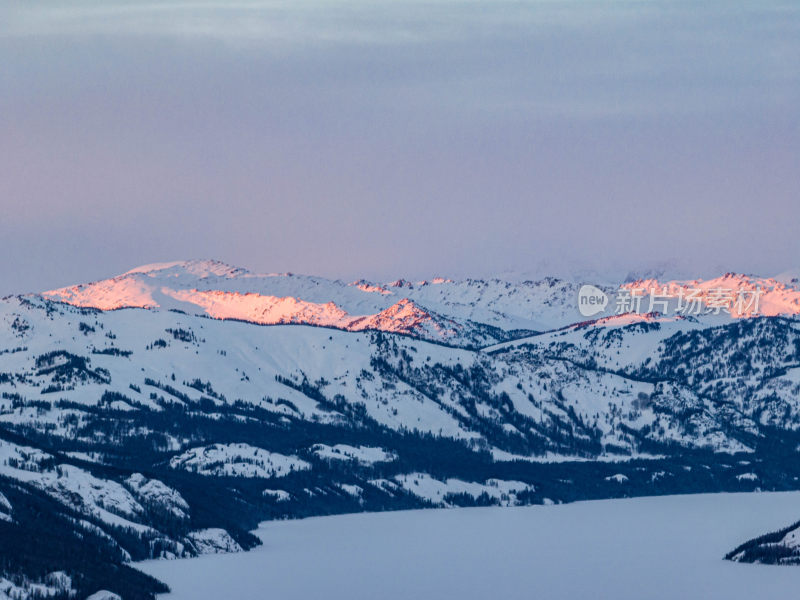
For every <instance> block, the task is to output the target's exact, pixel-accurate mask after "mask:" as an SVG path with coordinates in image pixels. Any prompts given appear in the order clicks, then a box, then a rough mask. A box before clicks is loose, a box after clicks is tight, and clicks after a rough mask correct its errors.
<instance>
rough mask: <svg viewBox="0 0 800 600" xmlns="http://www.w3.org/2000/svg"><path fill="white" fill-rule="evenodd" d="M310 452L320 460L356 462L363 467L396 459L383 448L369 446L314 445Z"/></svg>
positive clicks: (395, 456)
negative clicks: (363, 465)
mask: <svg viewBox="0 0 800 600" xmlns="http://www.w3.org/2000/svg"><path fill="white" fill-rule="evenodd" d="M311 450H312V452H314V454H316V455H317V456H319V457H320V458H325V459H327V460H343V461H356V462H359V463H361V464H365V465H373V464H375V463H379V462H391V461H393V460H396V459H397V455H396V454H394V453H393V452H389V451H387V450H384V449H383V448H374V447H371V446H357V447H356V446H349V445H347V444H336V445H335V446H329V445H327V444H315V445H314V446H312V447H311Z"/></svg>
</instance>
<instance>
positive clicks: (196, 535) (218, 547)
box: [186, 527, 242, 554]
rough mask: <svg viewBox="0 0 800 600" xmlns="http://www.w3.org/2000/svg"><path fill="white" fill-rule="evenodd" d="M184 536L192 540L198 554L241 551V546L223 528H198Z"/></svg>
mask: <svg viewBox="0 0 800 600" xmlns="http://www.w3.org/2000/svg"><path fill="white" fill-rule="evenodd" d="M186 537H187V538H188V539H189V540H190V541H191V542H192V544H193V545H194V547H195V549H196V550H197V553H198V554H219V553H223V552H241V551H242V548H241V546H239V544H237V543H236V541H235V540H234V539H233V538H232V537H231V536H230V534H229V533H228V532H227V531H225V530H224V529H219V528H214V527H212V528H210V529H200V530H198V531H192V532H190V533H189V535H187V536H186Z"/></svg>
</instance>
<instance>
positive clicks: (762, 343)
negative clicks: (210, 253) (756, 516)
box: [0, 261, 800, 598]
mask: <svg viewBox="0 0 800 600" xmlns="http://www.w3.org/2000/svg"><path fill="white" fill-rule="evenodd" d="M645 283H647V282H628V283H627V284H621V287H622V289H630V288H631V287H633V288H634V289H639V288H645V287H650V285H649V284H647V285H645ZM723 284H724V285H726V286H728V288H730V289H731V290H739V289H743V290H752V289H753V288H758V289H763V290H764V291H763V293H762V295H761V299H762V300H764V305H763V307H764V309H765V312H767V313H769V314H774V315H775V316H761V317H757V316H756V315H754V314H752V313H748V312H741V313H740V312H737V311H735V310H733V311H731V312H732V313H733V314H728V313H727V312H725V311H720V314H716V311H715V310H714V307H713V306H712V305H713V304H714V303H715V302H716V300H712V299H710V298H711V294H712V290H716V289H718V288H721V287H722V286H723ZM657 285H658V287H659V289H660V293H661V294H662V295H670V294H671V296H670V300H669V301H670V302H677V301H679V300H680V299H682V298H683V297H684V296H685V295H686V291H687V290H693V289H697V288H699V289H701V290H706V292H707V293H708V294H709V296H706V297H704V298H701V300H700V303H701V304H703V306H704V307H705V309H704V310H703V311H700V312H699V313H696V314H682V313H680V312H679V311H677V310H673V309H672V307H671V306H669V304H667V305H666V306H664V305H662V309H665V310H664V312H651V313H644V312H638V311H637V312H628V313H625V314H620V315H617V314H614V313H615V312H616V310H615V308H616V307H615V306H611V307H609V310H608V311H606V312H605V313H603V314H600V315H598V317H597V318H594V319H593V320H586V318H585V317H582V316H581V314H580V313H579V311H578V309H577V297H578V292H579V290H580V288H581V284H580V282H571V281H563V280H556V279H544V280H541V281H535V282H530V281H528V282H517V283H512V282H503V281H499V280H489V281H480V280H464V281H450V280H434V281H430V282H419V283H408V282H404V281H396V282H393V283H391V284H377V283H369V282H365V281H359V282H355V283H352V284H346V283H342V282H339V281H331V280H326V279H321V278H315V277H307V276H298V275H290V274H284V275H257V274H253V273H250V272H248V271H246V270H244V269H238V268H233V267H229V266H227V265H223V264H222V263H218V262H213V261H190V262H179V263H164V264H160V265H150V266H147V267H141V268H138V269H134V270H132V271H129V272H128V273H125V274H123V275H121V276H119V277H115V278H113V279H109V280H106V281H101V282H96V283H91V284H83V285H77V286H74V287H70V288H64V289H61V290H53V291H49V292H45V293H43V294H41V295H29V296H13V297H9V298H5V299H3V300H2V301H0V536H3V537H2V539H7V540H13V548H14V549H15V550H14V552H12V551H11V550H10V548H12V545H9V544H6V545H5V546H4V547H2V548H0V559H2V560H3V561H4V562H2V564H3V565H6V566H5V567H4V575H3V576H4V577H5V578H6V579H4V580H3V581H6V580H7V581H9V582H11V584H10V585H13V586H15V587H14V588H13V590H15V592H14V593H18V595H20V596H21V597H26V596H31V594H33V591H34V590H36V589H39V588H38V587H37V586H46V585H51V587H52V586H54V585H55V584H53V583H52V582H60V583H59V585H61V588H59V589H60V590H62V591H63V592H64V594H66V596H65V597H67V596H68V595H69V590H72V591H74V592H76V593H78V594H83V595H88V594H89V593H93V592H95V591H98V590H110V591H113V592H116V593H118V594H120V595H121V596H123V597H125V598H151V597H152V594H153V593H155V592H157V591H159V590H160V589H163V588H162V587H160V584H159V583H158V582H156V581H154V580H151V579H149V578H146V577H145V576H143V575H142V574H141V573H139V572H138V571H136V570H135V569H133V568H131V567H130V566H128V565H129V562H130V561H132V560H138V559H143V558H154V557H156V558H157V557H162V558H170V557H179V556H192V555H197V554H202V553H208V552H228V551H238V550H245V549H247V548H249V547H251V546H252V545H253V544H255V543H257V540H256V539H255V538H254V537H253V536H252V535H250V534H249V533H248V531H249V530H250V529H252V528H253V527H254V526H255V525H256V524H257V523H258V522H259V521H260V520H264V519H270V518H286V517H298V516H306V515H315V514H329V513H335V512H348V511H362V510H386V509H398V508H411V507H429V506H454V505H472V504H502V505H513V504H528V503H542V502H563V501H570V500H575V499H581V498H600V497H618V496H629V495H641V494H661V493H671V492H672V493H675V492H692V491H720V490H752V489H756V488H760V489H790V488H797V487H799V486H800V480H799V479H798V477H800V466H798V465H796V464H795V463H796V462H797V461H796V460H794V459H793V458H791V457H793V456H794V453H795V452H796V450H795V449H796V447H797V445H798V442H800V320H798V319H797V318H796V317H795V313H796V312H797V311H796V309H797V306H798V303H797V297H798V296H800V291H798V288H797V287H796V286H797V284H796V283H792V282H791V278H790V279H788V280H786V281H779V280H778V279H756V278H753V277H745V276H730V275H729V276H724V277H723V278H721V279H720V280H714V282H713V283H708V282H667V283H662V282H658V284H657ZM652 286H653V288H655V287H656V284H655V283H653V284H652ZM737 286H738V287H737ZM665 287H666V292H665V291H664V288H665ZM604 289H606V290H607V293H608V294H612V293H613V292H614V290H613V289H612V288H610V287H608V286H606V287H605V288H604ZM680 290H684V292H681V291H680ZM706 292H703V293H706ZM731 293H732V294H735V292H734V291H731ZM714 294H716V292H714ZM706 301H708V305H706V304H705V303H706ZM731 301H732V302H733V300H731ZM778 315H780V316H778ZM265 325H270V326H265ZM42 515H47V518H46V519H43V518H42ZM42 539H48V540H51V542H52V543H56V542H57V544H58V547H60V548H63V549H64V550H63V551H61V552H60V553H56V554H53V555H49V554H45V555H43V554H42V552H41V547H42V546H41V541H40V540H42ZM34 540H39V541H34ZM86 548H92V549H93V550H92V551H91V552H89V551H88V550H86ZM98 556H100V557H101V558H98ZM20 557H29V558H25V559H24V560H23V558H20ZM59 574H64V577H66V578H64V577H61V575H59ZM48 582H50V583H48ZM8 589H12V588H8ZM53 589H55V588H53ZM2 593H4V589H3V588H2V587H1V586H0V594H2ZM54 593H55V592H54ZM59 593H61V592H59ZM0 597H2V596H0Z"/></svg>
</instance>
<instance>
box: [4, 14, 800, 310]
mask: <svg viewBox="0 0 800 600" xmlns="http://www.w3.org/2000/svg"><path fill="white" fill-rule="evenodd" d="M0 207H1V208H2V211H1V213H0V214H1V215H2V216H1V217H0V250H1V251H2V255H3V260H2V261H0V294H7V293H12V292H23V291H33V290H43V289H50V288H54V287H59V286H63V285H67V284H71V283H77V282H81V281H89V280H95V279H99V278H104V277H108V276H111V275H114V274H118V273H120V272H122V271H125V270H127V269H129V268H131V267H133V266H136V265H139V264H143V263H149V262H155V261H166V260H176V259H182V258H194V257H198V258H199V257H213V258H218V259H220V260H224V261H226V262H230V263H232V264H236V265H239V266H244V267H248V268H251V269H254V270H257V271H265V272H273V271H293V272H302V273H313V274H319V275H324V276H330V277H339V278H343V279H354V278H356V277H367V278H372V279H379V280H381V279H383V280H386V279H394V278H396V277H399V276H404V277H410V278H421V277H430V276H434V275H447V276H455V277H459V276H465V275H474V276H486V275H490V274H502V273H508V272H523V273H524V272H537V271H541V270H542V269H544V270H547V269H552V270H553V271H558V270H563V269H567V268H585V269H597V270H600V271H606V270H621V271H625V270H626V269H632V268H642V267H643V266H645V265H648V264H660V263H662V262H664V261H676V262H677V263H678V264H680V265H682V266H683V267H684V268H688V269H689V270H690V271H692V273H690V274H695V273H696V274H699V275H702V274H710V272H711V271H714V270H717V269H724V270H736V271H744V272H758V273H762V274H768V275H771V274H775V273H777V272H780V271H783V270H786V269H789V268H793V267H800V228H799V227H798V225H800V3H798V2H796V0H789V1H786V2H774V1H771V0H764V1H758V2H755V1H754V2H749V3H737V2H732V1H730V0H724V1H717V2H714V1H712V2H703V3H699V2H688V1H686V2H665V1H662V0H647V1H642V2H600V1H575V2H569V1H563V0H544V1H542V0H539V1H514V2H508V1H505V0H491V1H488V0H487V1H485V2H480V1H463V0H434V1H418V0H392V1H390V2H387V1H381V0H369V1H365V0H352V1H346V0H345V1H342V0H308V1H304V0H280V1H271V0H266V1H265V0H235V1H224V2H223V1H194V0H189V1H180V2H177V1H172V0H148V1H143V0H96V1H95V0H91V1H89V0H73V1H58V2H53V1H48V0H36V1H35V2H31V1H29V0H21V1H17V0H3V1H2V2H1V3H0Z"/></svg>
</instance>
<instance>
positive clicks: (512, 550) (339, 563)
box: [139, 492, 800, 600]
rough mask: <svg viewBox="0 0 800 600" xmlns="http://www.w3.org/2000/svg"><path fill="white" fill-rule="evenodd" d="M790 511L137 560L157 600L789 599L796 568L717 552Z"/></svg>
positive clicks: (618, 520) (796, 502)
mask: <svg viewBox="0 0 800 600" xmlns="http://www.w3.org/2000/svg"><path fill="white" fill-rule="evenodd" d="M798 519H800V492H791V493H762V494H708V495H705V494H704V495H696V496H668V497H659V498H636V499H630V500H603V501H596V502H579V503H574V504H567V505H561V506H532V507H521V508H467V509H453V510H422V511H404V512H394V513H379V514H374V513H373V514H358V515H344V516H336V517H319V518H312V519H305V520H301V521H277V522H267V523H264V524H262V526H261V527H260V528H259V529H258V531H257V534H258V535H259V537H260V538H261V539H262V540H263V541H264V545H263V546H262V547H259V548H257V549H255V550H253V551H251V552H248V553H241V554H228V555H216V556H205V557H200V558H195V559H189V560H179V561H149V562H146V563H140V564H139V567H140V568H141V569H142V570H144V571H146V572H147V573H150V574H152V575H154V576H156V577H158V578H159V579H161V580H162V581H165V582H166V583H167V584H169V586H170V587H171V588H172V590H173V593H172V594H168V595H166V596H164V598H165V600H166V599H169V600H211V599H214V600H222V599H230V598H236V599H237V600H268V599H270V598H277V599H281V600H284V599H285V600H311V599H314V598H325V599H326V600H338V599H342V600H344V599H347V600H359V599H364V600H374V599H375V598H381V599H382V600H401V599H402V600H407V599H410V598H415V599H416V598H436V599H451V598H452V599H457V600H477V599H486V598H504V599H517V598H519V599H525V600H530V599H531V598H547V599H567V598H568V599H575V598H582V597H583V598H594V599H598V598H599V599H604V598H608V599H612V598H613V599H614V600H626V599H630V600H641V599H642V598H648V599H651V600H654V599H671V600H673V599H681V600H685V599H687V598H698V599H700V598H702V599H714V598H721V599H722V598H724V599H725V600H735V599H739V598H741V599H747V600H752V599H753V598H759V599H760V600H764V599H769V598H786V597H788V596H791V595H793V594H794V593H796V592H797V590H800V567H772V566H761V565H743V564H735V563H729V562H727V561H723V560H722V556H723V555H724V554H725V553H726V552H728V551H729V550H732V549H733V548H734V547H735V546H737V545H738V544H740V543H742V542H744V541H745V540H747V539H750V538H751V537H754V536H756V535H760V534H762V533H766V532H767V531H771V530H774V529H778V528H781V527H783V526H785V525H788V524H790V523H792V522H794V521H796V520H798Z"/></svg>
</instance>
